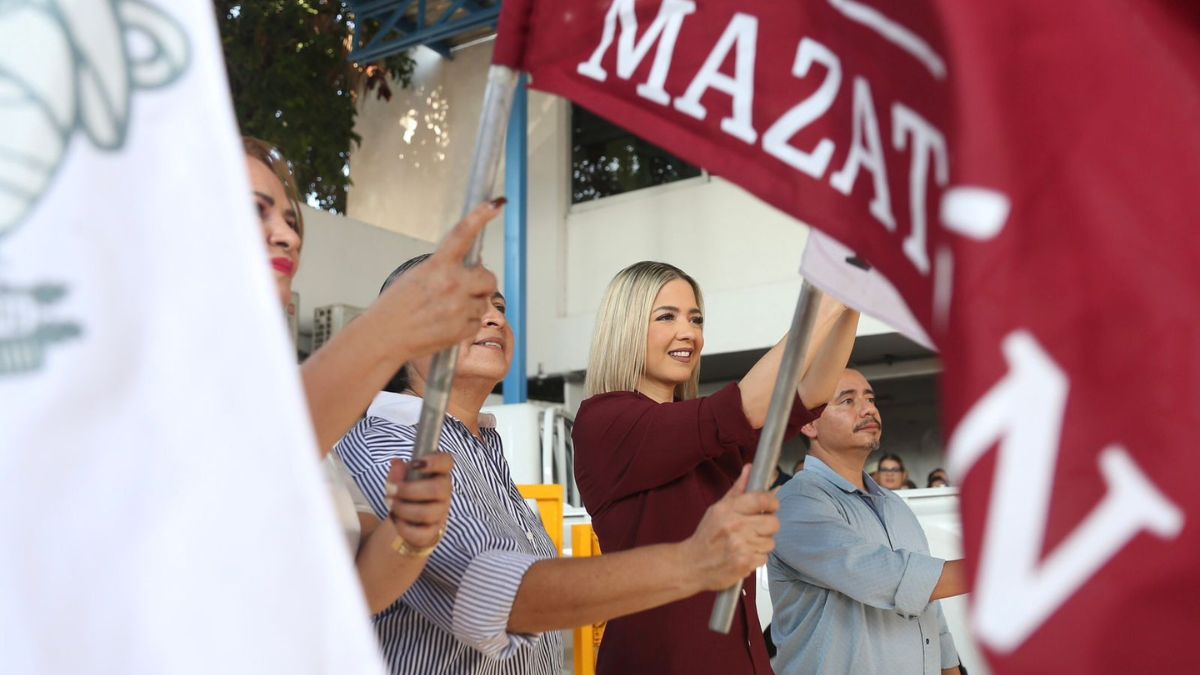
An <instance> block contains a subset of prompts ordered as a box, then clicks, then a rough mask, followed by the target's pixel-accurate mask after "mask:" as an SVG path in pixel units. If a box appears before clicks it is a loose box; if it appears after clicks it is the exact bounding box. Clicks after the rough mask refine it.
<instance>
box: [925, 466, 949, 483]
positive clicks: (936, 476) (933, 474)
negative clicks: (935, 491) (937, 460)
mask: <svg viewBox="0 0 1200 675" xmlns="http://www.w3.org/2000/svg"><path fill="white" fill-rule="evenodd" d="M925 487H950V479H949V478H947V477H946V470H945V469H943V468H942V467H940V466H939V467H938V468H936V469H934V470H933V471H930V472H929V480H928V482H927V483H926V485H925Z"/></svg>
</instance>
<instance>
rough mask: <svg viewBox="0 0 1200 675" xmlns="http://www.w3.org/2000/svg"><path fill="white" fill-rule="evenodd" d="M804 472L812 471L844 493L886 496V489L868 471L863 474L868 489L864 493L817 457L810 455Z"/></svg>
mask: <svg viewBox="0 0 1200 675" xmlns="http://www.w3.org/2000/svg"><path fill="white" fill-rule="evenodd" d="M804 470H805V471H812V472H813V473H815V474H817V475H818V476H820V477H822V478H824V479H825V480H827V481H829V482H830V483H833V484H834V485H835V486H836V487H837V488H838V489H839V490H841V491H843V492H857V493H859V494H871V495H875V496H876V497H882V496H884V489H883V488H881V487H879V483H876V482H875V480H874V479H873V478H871V475H870V474H868V473H867V472H866V471H864V472H863V486H865V487H866V488H867V489H866V491H865V492H864V491H863V490H859V489H858V488H857V487H855V485H854V484H853V483H851V482H850V481H848V480H846V479H845V478H843V477H842V475H841V474H839V473H838V472H836V471H834V470H833V469H831V468H829V465H828V464H826V463H825V462H822V461H821V460H819V459H817V458H816V457H813V456H812V455H809V456H808V457H807V458H805V460H804Z"/></svg>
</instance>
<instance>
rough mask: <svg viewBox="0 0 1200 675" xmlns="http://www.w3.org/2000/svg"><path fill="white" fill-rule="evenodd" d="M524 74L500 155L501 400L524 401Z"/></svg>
mask: <svg viewBox="0 0 1200 675" xmlns="http://www.w3.org/2000/svg"><path fill="white" fill-rule="evenodd" d="M526 85H527V82H526V77H525V75H521V78H520V79H519V80H517V90H516V92H515V93H514V94H513V104H512V113H511V114H510V116H509V118H508V135H507V138H506V141H505V142H506V144H507V145H506V147H505V155H504V192H505V196H506V197H508V204H507V205H506V206H505V207H504V295H505V299H506V300H507V301H508V323H509V325H511V326H512V329H513V345H512V350H513V359H512V367H511V368H510V369H509V371H508V376H507V377H505V378H504V402H505V403H524V402H525V401H526V400H528V399H529V376H528V373H529V367H528V365H527V361H526V352H527V351H528V345H529V342H528V340H527V339H526V336H527V335H528V334H529V333H528V331H527V330H526V321H525V318H526V307H527V305H528V303H527V302H526V299H527V296H528V289H527V283H526V281H527V280H526V275H525V270H526V267H527V262H526V261H527V259H528V252H529V251H528V249H529V242H528V239H527V237H526V231H527V230H526V227H525V225H526V222H525V221H526V216H527V215H528V212H529V209H528V199H527V197H528V189H527V188H528V185H529V171H528V166H527V164H528V161H527V159H528V157H529V139H528V129H529V95H528V87H527V86H526Z"/></svg>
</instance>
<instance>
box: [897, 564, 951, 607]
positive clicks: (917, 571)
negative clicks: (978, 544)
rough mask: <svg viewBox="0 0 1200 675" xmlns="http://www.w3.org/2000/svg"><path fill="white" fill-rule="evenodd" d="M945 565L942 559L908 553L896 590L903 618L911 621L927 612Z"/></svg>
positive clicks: (898, 605)
mask: <svg viewBox="0 0 1200 675" xmlns="http://www.w3.org/2000/svg"><path fill="white" fill-rule="evenodd" d="M945 564H946V561H945V560H942V559H941V558H934V557H931V556H927V555H924V554H921V553H914V552H912V551H909V552H908V560H907V561H906V562H905V565H904V574H903V575H902V576H901V577H900V585H899V586H898V587H897V588H896V601H895V605H896V611H897V612H898V613H899V614H900V615H901V616H903V617H905V618H909V619H911V618H913V617H915V616H918V615H919V614H921V612H924V611H925V608H926V607H927V606H928V605H929V596H930V595H931V594H932V593H933V588H934V587H935V586H937V582H938V579H940V578H941V577H942V567H944V566H945Z"/></svg>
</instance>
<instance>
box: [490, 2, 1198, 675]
mask: <svg viewBox="0 0 1200 675" xmlns="http://www.w3.org/2000/svg"><path fill="white" fill-rule="evenodd" d="M500 33H501V34H500V39H499V41H498V42H497V45H496V56H495V58H496V61H497V63H500V64H504V65H510V66H513V67H516V68H520V69H522V70H525V71H527V72H528V73H529V74H530V76H531V81H532V86H534V87H536V88H538V89H542V90H545V91H549V92H553V93H555V94H559V95H562V96H565V97H567V98H569V99H571V100H573V101H575V102H577V103H579V104H581V105H583V106H585V107H587V108H589V109H591V110H593V111H595V112H597V113H599V114H601V115H603V116H605V117H607V118H609V119H611V120H614V121H616V122H617V123H619V124H621V125H622V126H625V127H627V128H629V129H631V130H632V131H635V132H636V133H638V134H639V135H641V136H643V137H646V138H648V139H650V140H652V141H653V142H655V143H657V144H660V145H662V146H663V147H665V148H667V149H668V150H670V151H671V152H673V153H676V154H678V155H679V156H681V157H683V158H684V159H686V160H688V161H690V162H693V163H695V164H699V165H701V166H703V167H705V168H706V169H708V170H709V171H711V172H713V173H714V174H717V175H720V176H724V177H726V178H728V179H729V180H732V181H733V182H735V183H737V184H738V185H741V186H742V187H744V188H746V189H747V190H749V191H750V192H752V193H753V194H755V195H757V196H758V197H760V198H762V199H764V200H766V201H767V202H769V203H771V204H773V205H775V206H777V207H779V208H781V209H783V210H785V211H787V212H789V213H791V214H793V215H795V216H796V217H797V218H800V219H802V220H804V221H805V222H807V223H809V224H811V225H812V226H814V227H816V228H819V229H821V230H823V231H825V232H826V233H828V234H830V235H831V236H833V237H835V238H836V239H838V240H840V241H841V242H843V243H844V244H846V245H847V246H849V247H850V248H851V249H853V250H854V251H856V252H858V253H859V254H860V256H861V257H862V258H863V259H865V260H866V261H868V262H869V263H870V264H871V265H872V266H873V267H875V268H876V269H878V270H880V271H881V272H882V273H883V274H884V275H886V276H887V278H888V279H890V280H891V282H892V283H893V284H894V285H895V287H896V288H897V289H898V290H899V292H900V294H901V295H902V296H903V297H904V299H905V300H906V301H907V303H908V305H909V307H910V308H911V310H912V312H913V314H914V315H915V317H916V318H917V320H918V321H919V322H920V323H921V324H922V325H923V327H924V328H925V331H926V332H927V333H928V335H929V336H930V337H931V338H932V339H933V340H934V341H935V342H936V344H937V345H938V347H939V349H940V350H941V352H942V354H943V356H944V358H945V364H946V372H945V376H944V378H943V401H944V403H943V406H944V419H945V420H946V423H947V429H948V430H950V437H949V439H948V453H949V455H950V462H951V464H950V466H951V471H952V473H955V474H957V475H959V476H961V477H962V479H963V480H962V485H963V507H962V510H963V520H964V529H965V533H964V542H965V546H966V551H967V555H968V561H969V566H970V569H971V575H972V579H973V589H974V590H973V593H972V618H973V625H974V628H975V637H976V639H977V640H978V641H979V642H980V644H981V645H982V646H983V647H984V649H985V650H986V652H987V653H988V655H989V657H990V659H991V661H992V664H993V666H994V667H995V669H996V670H997V671H999V672H1004V673H1032V672H1055V671H1057V672H1086V673H1122V674H1124V673H1132V672H1139V673H1140V672H1180V671H1179V670H1178V669H1177V668H1178V666H1179V665H1181V664H1191V663H1192V661H1193V660H1194V659H1193V658H1192V657H1191V655H1190V653H1189V652H1190V650H1189V649H1188V645H1190V644H1191V640H1193V639H1194V634H1195V633H1196V631H1197V629H1198V628H1200V613H1198V610H1197V609H1196V608H1197V607H1200V529H1198V525H1197V519H1198V517H1200V487H1198V486H1196V485H1195V481H1196V478H1195V477H1196V475H1197V474H1198V473H1200V451H1198V450H1197V444H1196V432H1197V430H1198V429H1200V395H1198V394H1197V391H1198V390H1200V355H1198V351H1200V205H1198V203H1197V198H1196V194H1197V192H1200V6H1197V5H1196V4H1195V3H1194V2H1188V1H1187V0H1179V1H1176V2H1171V1H1168V0H1157V1H1156V0H1142V1H1140V2H1128V1H1122V0H1054V1H1053V2H1046V1H1045V0H1009V1H1008V2H990V3H980V2H961V1H956V0H907V1H904V2H901V1H900V0H808V1H805V2H800V1H796V0H792V1H787V2H781V1H780V0H703V1H701V0H526V1H525V2H519V1H517V0H505V2H504V9H503V15H502V19H501V25H500ZM763 245H764V246H768V245H770V242H763ZM797 253H799V252H797ZM1172 666H1174V667H1175V668H1176V669H1175V670H1170V669H1171V667H1172Z"/></svg>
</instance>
